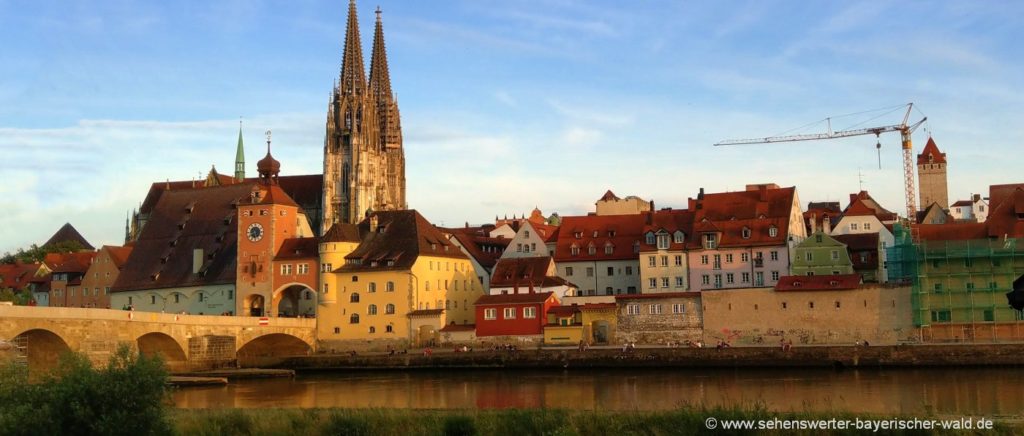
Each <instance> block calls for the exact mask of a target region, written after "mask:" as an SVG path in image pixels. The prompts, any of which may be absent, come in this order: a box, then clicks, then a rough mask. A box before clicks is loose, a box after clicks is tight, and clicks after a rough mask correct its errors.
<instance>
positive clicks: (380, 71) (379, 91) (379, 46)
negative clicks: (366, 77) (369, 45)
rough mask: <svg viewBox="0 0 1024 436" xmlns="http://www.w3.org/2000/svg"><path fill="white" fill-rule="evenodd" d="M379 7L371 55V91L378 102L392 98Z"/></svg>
mask: <svg viewBox="0 0 1024 436" xmlns="http://www.w3.org/2000/svg"><path fill="white" fill-rule="evenodd" d="M380 14H381V10H380V6H378V7H377V25H376V27H375V28H374V30H373V55H372V56H371V57H370V92H371V93H372V95H373V97H374V98H376V99H377V101H378V102H380V101H386V100H388V99H390V98H391V75H390V73H389V72H388V53H387V50H386V49H385V47H384V26H383V24H382V23H381V19H380Z"/></svg>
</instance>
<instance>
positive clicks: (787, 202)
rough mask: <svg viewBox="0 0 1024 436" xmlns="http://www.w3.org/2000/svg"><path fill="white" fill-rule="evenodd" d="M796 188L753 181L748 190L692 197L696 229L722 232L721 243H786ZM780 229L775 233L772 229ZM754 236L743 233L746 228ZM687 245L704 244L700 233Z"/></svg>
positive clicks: (697, 231) (733, 245)
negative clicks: (758, 183) (745, 236)
mask: <svg viewBox="0 0 1024 436" xmlns="http://www.w3.org/2000/svg"><path fill="white" fill-rule="evenodd" d="M795 196H796V188H795V187H788V188H778V187H774V185H768V186H765V185H750V186H748V189H747V190H746V191H739V192H722V193H713V194H705V195H703V198H701V197H698V198H697V199H696V200H692V199H691V201H690V209H691V210H693V211H694V224H693V231H694V233H708V232H715V233H721V237H720V238H719V241H718V245H719V246H720V247H748V246H763V245H782V244H785V243H786V240H787V238H788V237H789V234H788V233H789V219H790V214H791V213H792V210H793V204H794V203H793V202H794V199H795ZM772 226H775V228H776V229H777V233H776V236H775V237H771V236H770V234H769V229H770V228H771V227H772ZM744 228H747V229H749V230H750V237H749V238H744V237H743V229H744ZM687 239H688V243H687V247H689V248H695V249H696V248H700V246H701V240H700V238H699V237H693V238H687Z"/></svg>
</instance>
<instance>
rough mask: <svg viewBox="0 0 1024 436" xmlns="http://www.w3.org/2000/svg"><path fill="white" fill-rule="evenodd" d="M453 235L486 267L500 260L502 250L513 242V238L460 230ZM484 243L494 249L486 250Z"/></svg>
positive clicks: (492, 265)
mask: <svg viewBox="0 0 1024 436" xmlns="http://www.w3.org/2000/svg"><path fill="white" fill-rule="evenodd" d="M451 235H452V237H453V238H455V239H456V240H457V241H458V242H459V244H460V245H462V247H463V248H465V249H466V251H467V252H469V255H470V256H472V257H473V259H474V260H476V263H478V264H480V266H482V267H484V268H493V267H494V264H495V263H497V262H498V258H500V257H501V253H502V251H504V250H505V247H508V243H509V242H511V239H505V238H490V237H487V236H481V235H477V234H472V233H462V232H459V233H452V234H451ZM484 245H487V246H490V247H492V248H493V249H492V250H489V251H488V250H484V249H483V246H484Z"/></svg>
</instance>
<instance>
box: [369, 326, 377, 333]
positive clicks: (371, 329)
mask: <svg viewBox="0 0 1024 436" xmlns="http://www.w3.org/2000/svg"><path fill="white" fill-rule="evenodd" d="M374 333H377V327H374V326H370V334H371V335H372V334H374Z"/></svg>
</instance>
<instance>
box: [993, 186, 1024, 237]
mask: <svg viewBox="0 0 1024 436" xmlns="http://www.w3.org/2000/svg"><path fill="white" fill-rule="evenodd" d="M1011 186H1013V185H1011ZM1011 189H1012V190H1011ZM997 190H998V191H999V192H996V191H997ZM990 192H991V194H990V200H991V202H990V203H989V212H988V219H987V220H986V221H985V225H986V226H987V227H988V236H990V237H993V238H1002V237H1004V236H1006V237H1011V238H1021V237H1024V184H1021V185H1015V186H1013V187H1012V188H1010V187H1009V186H1008V185H1002V186H999V187H995V186H993V187H992V188H991V189H990ZM996 201H998V203H997V202H996Z"/></svg>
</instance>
